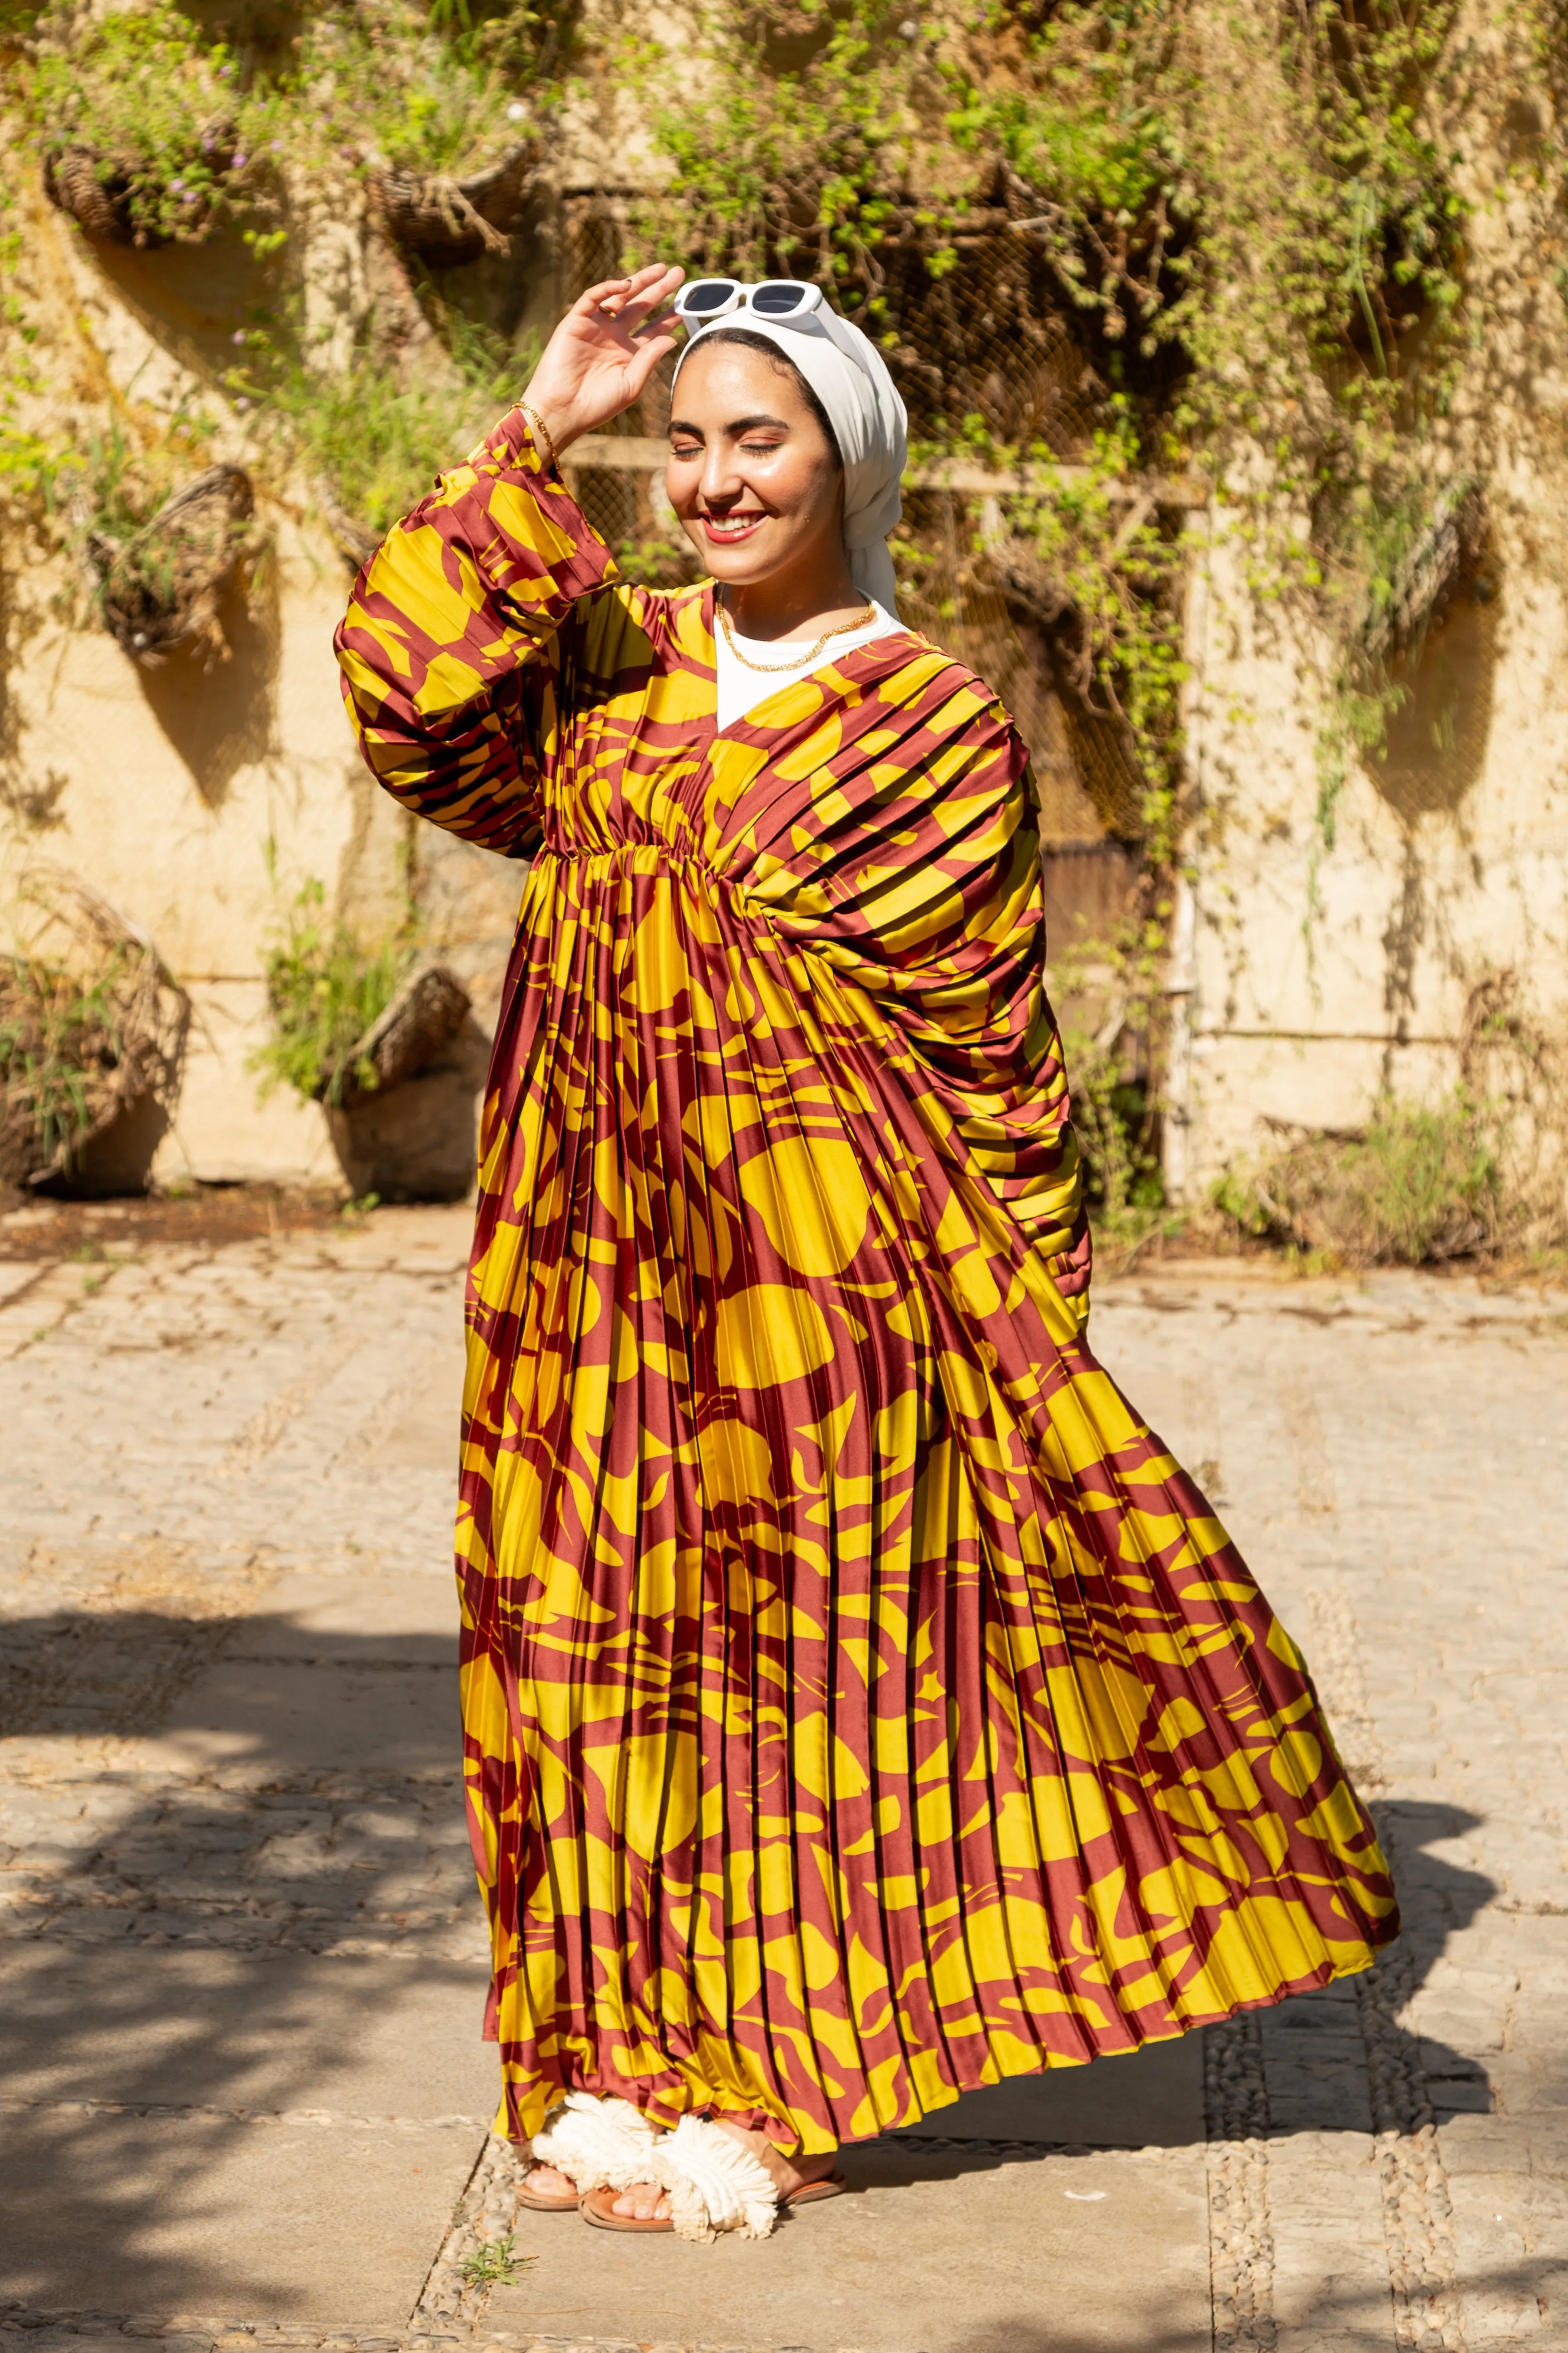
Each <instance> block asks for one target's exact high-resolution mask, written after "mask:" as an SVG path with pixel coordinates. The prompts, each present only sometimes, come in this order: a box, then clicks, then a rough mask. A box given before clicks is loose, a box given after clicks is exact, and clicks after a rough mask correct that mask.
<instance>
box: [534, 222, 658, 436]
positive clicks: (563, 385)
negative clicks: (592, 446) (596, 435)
mask: <svg viewBox="0 0 1568 2353" xmlns="http://www.w3.org/2000/svg"><path fill="white" fill-rule="evenodd" d="M685 275H686V272H685V271H684V270H683V269H666V268H665V266H664V264H663V263H662V262H658V261H655V262H650V263H649V265H648V267H647V269H639V270H637V271H636V272H635V273H634V274H633V275H632V276H631V277H630V278H608V279H606V280H605V282H604V284H603V285H602V286H590V287H589V289H588V291H587V292H586V293H585V294H584V296H583V298H582V300H581V301H576V302H574V303H573V305H572V308H571V309H570V310H569V311H567V313H566V316H565V317H564V318H563V320H562V322H561V324H560V325H559V326H558V327H557V328H556V330H555V332H554V333H553V334H552V336H551V338H550V341H549V342H548V343H546V345H545V347H544V357H543V358H542V360H541V361H540V363H539V365H538V367H537V368H536V369H535V370H534V372H533V376H532V379H531V382H530V384H529V385H528V387H527V389H526V390H525V392H524V393H523V399H524V400H525V401H526V402H527V403H528V406H530V407H531V408H532V409H535V410H536V411H537V412H538V414H539V415H540V416H541V417H542V418H543V419H544V425H545V429H546V431H547V432H548V433H549V435H550V438H551V439H552V441H553V442H554V444H555V447H556V449H557V450H558V451H559V450H562V449H564V448H566V447H567V446H568V444H569V443H571V442H573V441H575V440H576V439H577V438H578V436H579V434H583V433H592V432H594V431H595V430H596V428H597V427H599V426H601V425H607V424H608V423H609V421H610V418H611V417H618V416H619V415H620V413H621V411H622V409H623V408H629V407H630V406H631V405H632V402H633V401H634V400H635V399H636V398H637V395H638V394H639V393H640V392H641V390H642V388H643V386H644V385H645V384H646V383H647V380H648V377H649V376H650V375H652V374H653V371H654V369H655V368H656V367H657V366H658V363H659V361H660V360H661V359H662V358H663V357H664V355H665V353H666V352H672V351H673V350H674V349H675V336H674V334H673V332H671V330H672V329H673V328H674V326H675V324H676V315H675V312H674V311H670V310H667V309H666V307H665V306H666V304H667V303H668V301H669V298H670V296H671V295H672V294H673V293H674V292H675V290H676V288H677V287H678V286H679V283H680V281H681V280H682V279H683V278H684V277H685Z"/></svg>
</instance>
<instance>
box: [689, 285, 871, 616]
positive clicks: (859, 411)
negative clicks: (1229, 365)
mask: <svg viewBox="0 0 1568 2353" xmlns="http://www.w3.org/2000/svg"><path fill="white" fill-rule="evenodd" d="M726 327H728V328H730V329H731V331H734V330H736V329H739V330H740V332H742V334H747V335H761V336H762V337H763V340H764V341H765V342H767V343H776V344H777V346H778V348H779V350H780V351H781V352H782V353H784V357H785V359H786V360H789V361H791V362H793V364H795V366H796V367H797V368H798V369H799V370H800V372H801V374H802V375H803V376H804V377H805V380H806V382H807V384H808V385H810V386H811V388H812V390H813V392H814V393H816V396H817V398H818V400H819V401H820V402H821V403H822V406H823V410H824V412H825V414H826V417H827V420H828V422H829V424H830V425H831V426H832V427H833V431H834V435H835V437H836V438H837V443H838V454H839V456H840V457H841V458H842V459H843V460H844V544H845V546H846V548H847V551H848V554H849V575H850V577H851V579H852V580H853V581H854V583H855V586H856V587H857V588H858V590H859V591H860V594H861V596H874V597H875V598H876V599H877V602H878V604H879V605H882V606H885V607H886V608H887V610H888V611H889V613H892V612H896V611H897V609H898V607H897V606H896V605H895V603H894V601H893V599H894V594H895V589H896V583H895V581H894V577H893V559H892V557H891V556H890V555H889V553H888V533H889V532H890V531H891V530H892V528H893V525H894V524H895V523H896V522H898V520H899V517H900V515H901V514H902V512H903V511H904V504H903V501H902V499H901V498H900V495H899V484H900V481H901V480H902V479H903V471H904V459H905V456H906V454H907V452H908V448H909V418H908V417H907V416H906V415H905V413H904V404H903V402H902V401H901V400H900V398H899V396H898V392H897V390H896V389H895V387H894V384H893V379H892V377H891V376H890V375H889V374H888V367H887V362H886V361H885V360H884V359H883V357H882V354H881V353H880V352H879V350H878V349H877V346H876V344H875V343H872V341H871V339H870V337H869V336H868V335H863V334H862V333H861V332H860V330H859V328H858V327H855V326H851V325H850V323H849V321H848V320H847V319H841V318H840V317H839V316H838V313H837V311H829V310H828V309H827V308H826V304H824V305H823V306H822V307H821V308H820V309H818V310H816V311H803V312H802V314H801V315H800V317H799V318H796V319H766V318H762V317H759V315H758V314H757V312H756V311H752V310H751V309H749V308H748V309H746V310H744V311H726V313H725V314H724V316H723V317H722V318H721V319H710V320H708V321H707V322H705V323H704V324H703V325H702V326H700V327H699V328H698V330H697V332H696V333H695V334H694V335H693V336H692V337H691V339H690V341H689V343H688V344H687V345H686V348H685V350H684V351H683V352H682V353H681V354H680V357H679V360H678V361H677V362H676V365H675V381H676V382H679V376H680V371H681V369H682V368H683V367H684V366H685V364H686V361H687V358H688V355H689V353H691V352H692V351H693V350H694V348H695V347H696V345H697V344H699V343H700V342H701V341H702V338H703V336H704V335H716V334H721V332H723V330H724V329H725V328H726ZM672 389H673V385H672Z"/></svg>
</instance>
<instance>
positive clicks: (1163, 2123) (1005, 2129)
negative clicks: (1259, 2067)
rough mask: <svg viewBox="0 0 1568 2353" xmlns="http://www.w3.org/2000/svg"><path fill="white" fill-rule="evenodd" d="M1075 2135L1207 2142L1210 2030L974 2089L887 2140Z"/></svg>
mask: <svg viewBox="0 0 1568 2353" xmlns="http://www.w3.org/2000/svg"><path fill="white" fill-rule="evenodd" d="M931 2137H938V2138H943V2139H947V2138H953V2139H960V2140H996V2141H1009V2140H1018V2141H1034V2142H1037V2143H1048V2142H1053V2141H1054V2142H1070V2143H1075V2144H1080V2145H1082V2146H1085V2147H1090V2148H1151V2147H1162V2148H1186V2147H1194V2146H1198V2147H1201V2146H1202V2144H1203V2142H1204V2140H1205V2137H1206V2134H1205V2123H1204V2061H1203V2037H1202V2036H1201V2035H1197V2034H1188V2035H1184V2036H1183V2037H1182V2039H1181V2040H1180V2041H1179V2042H1155V2043H1151V2044H1150V2045H1149V2047H1148V2048H1147V2049H1146V2050H1143V2051H1138V2052H1127V2053H1126V2054H1125V2055H1124V2056H1121V2057H1118V2058H1112V2059H1100V2060H1096V2061H1095V2062H1094V2063H1093V2064H1092V2065H1090V2066H1087V2067H1053V2068H1051V2069H1049V2070H1048V2072H1047V2073H1045V2074H1043V2075H1018V2076H1015V2077H1013V2078H1012V2079H1011V2080H1010V2081H1009V2082H1007V2083H1005V2084H987V2085H985V2086H984V2089H983V2090H981V2091H978V2092H968V2093H966V2094H964V2096H963V2099H961V2100H955V2101H954V2102H953V2103H952V2106H951V2107H947V2108H934V2109H932V2111H931V2115H930V2116H925V2117H923V2118H922V2119H921V2122H920V2123H919V2124H918V2125H910V2126H909V2127H908V2128H907V2130H905V2131H903V2132H900V2133H889V2134H887V2135H886V2136H885V2137H884V2141H883V2146H884V2147H890V2146H893V2145H895V2144H897V2143H899V2142H908V2141H918V2140H921V2139H930V2138H931Z"/></svg>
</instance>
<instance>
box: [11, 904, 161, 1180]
mask: <svg viewBox="0 0 1568 2353" xmlns="http://www.w3.org/2000/svg"><path fill="white" fill-rule="evenodd" d="M9 913H10V917H11V921H10V923H9V924H8V929H9V931H10V933H11V937H10V939H9V941H8V942H7V944H5V946H4V948H3V949H0V1184H8V1185H37V1184H41V1183H43V1182H44V1181H45V1180H46V1179H47V1178H48V1177H52V1176H69V1174H70V1173H71V1171H72V1170H73V1169H74V1168H75V1167H76V1166H77V1165H78V1164H79V1161H80V1159H81V1156H82V1155H83V1153H84V1152H85V1151H86V1150H87V1148H88V1146H89V1145H91V1144H93V1143H95V1142H96V1141H97V1139H98V1138H99V1137H100V1136H101V1135H103V1134H105V1133H106V1132H107V1131H108V1130H109V1129H110V1127H112V1126H113V1124H114V1123H115V1122H116V1120H118V1119H119V1118H120V1117H121V1114H122V1113H126V1112H128V1111H130V1110H131V1109H132V1108H133V1107H134V1106H135V1105H136V1104H138V1103H142V1102H144V1101H145V1100H146V1099H147V1098H149V1097H151V1098H153V1100H155V1101H157V1102H159V1103H163V1105H164V1106H165V1107H166V1108H172V1106H173V1104H174V1099H175V1097H176V1096H177V1094H178V1092H179V1079H180V1070H181V1064H182V1059H183V1056H184V1041H185V1033H186V1030H187V1029H188V1027H189V1023H190V1012H191V1008H190V1001H189V999H188V998H187V997H186V996H185V994H184V990H183V989H182V988H180V987H178V985H177V984H176V983H175V982H174V980H173V979H172V978H171V977H170V976H169V974H168V972H167V971H166V970H165V968H164V965H163V961H162V959H161V958H160V956H159V955H158V952H157V950H156V948H155V947H154V946H153V943H152V941H151V940H150V939H149V938H148V937H147V935H146V934H145V933H143V932H142V931H141V930H140V929H139V928H138V926H137V925H136V924H134V923H132V922H131V921H130V920H129V918H128V917H126V916H124V915H121V913H119V912H118V910H117V909H115V908H113V907H111V906H110V904H109V902H108V901H107V900H104V899H100V897H99V895H98V893H97V892H95V891H93V890H90V889H89V886H88V885H87V884H86V883H85V882H83V881H80V880H79V878H78V877H77V876H75V875H72V874H69V873H68V872H67V871H65V870H64V869H61V868H58V867H54V866H39V867H38V868H37V869H35V870H34V871H32V872H30V873H27V874H25V875H24V876H23V878H22V881H21V884H20V886H19V888H18V891H17V893H16V906H15V907H14V908H13V909H12V910H10V911H9Z"/></svg>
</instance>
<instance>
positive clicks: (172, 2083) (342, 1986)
mask: <svg viewBox="0 0 1568 2353" xmlns="http://www.w3.org/2000/svg"><path fill="white" fill-rule="evenodd" d="M488 1989H489V1978H488V1976H487V1974H486V1972H485V1971H484V1970H483V1969H482V1968H473V1967H469V1968H463V1967H461V1966H460V1965H459V1964H458V1963H456V1962H432V1961H428V1960H426V1961H422V1962H421V1963H420V1964H419V1965H418V1966H416V1967H410V1965H409V1964H408V1963H407V1962H406V1961H401V1960H393V1959H375V1958H371V1957H349V1958H345V1959H342V1960H324V1959H319V1958H317V1957H314V1956H311V1955H306V1954H294V1953H279V1954H275V1955H274V1954H269V1955H266V1956H256V1957H251V1956H241V1955H236V1954H232V1953H224V1952H202V1951H197V1952H181V1951H177V1950H174V1951H169V1950H159V1949H156V1948H154V1949H153V1950H146V1949H141V1950H139V1951H138V1952H137V1954H136V1957H135V1962H134V1966H133V1967H132V1966H128V1963H127V1957H126V1956H125V1954H124V1953H123V1952H116V1951H110V1952H82V1951H76V1950H71V1949H66V1950H64V1951H62V1950H60V1949H59V1948H58V1947H56V1946H55V1945H53V1944H52V1943H50V1944H43V1943H27V1944H11V1945H3V1944H0V2116H4V2113H5V2107H6V2106H7V2105H8V2104H9V2103H12V2102H15V2101H17V2100H26V2101H31V2102H45V2101H58V2100H65V2101H70V2100H77V2101H80V2100H91V2101H95V2102H100V2103H105V2102H106V2103H111V2104H125V2105H131V2106H140V2107H150V2108H163V2107H187V2106H188V2107H195V2108H210V2109H215V2110H220V2111H221V2110H226V2109H239V2110H244V2111H248V2112H252V2113H256V2112H265V2113H268V2114H274V2115H276V2114H282V2113H286V2112H289V2111H294V2110H300V2109H310V2110H314V2111H320V2112H328V2113H331V2114H334V2115H336V2116H338V2117H339V2118H340V2120H344V2121H346V2120H349V2119H351V2118H356V2119H357V2118H359V2117H363V2116H369V2117H375V2118H379V2119H382V2120H385V2119H388V2118H399V2119H405V2120H407V2121H410V2122H417V2121H418V2120H420V2119H430V2118H439V2117H443V2116H450V2115H457V2116H466V2117H468V2118H469V2119H470V2120H471V2121H473V2122H474V2123H476V2124H481V2125H488V2124H489V2120H490V2116H491V2115H492V2114H493V2111H494V2108H495V2102H496V2064H495V2053H494V2051H493V2050H492V2049H491V2047H490V2046H489V2045H488V2044H486V2043H485V2042H482V2041H481V2040H480V2033H479V2030H480V2024H481V2021H482V2020H483V2016H484V2006H485V1997H486V1993H487V1991H488Z"/></svg>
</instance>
